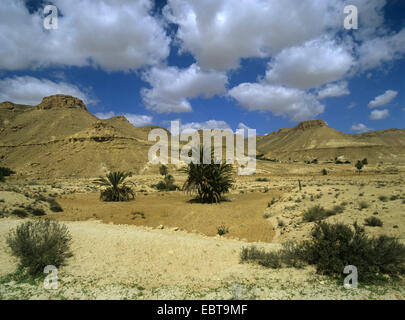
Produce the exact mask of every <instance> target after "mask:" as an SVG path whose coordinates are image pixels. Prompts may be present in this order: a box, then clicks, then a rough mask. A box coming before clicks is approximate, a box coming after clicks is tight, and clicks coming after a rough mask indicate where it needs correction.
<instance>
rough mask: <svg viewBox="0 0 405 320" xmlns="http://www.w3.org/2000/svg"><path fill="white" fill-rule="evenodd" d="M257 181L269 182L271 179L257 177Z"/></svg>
mask: <svg viewBox="0 0 405 320" xmlns="http://www.w3.org/2000/svg"><path fill="white" fill-rule="evenodd" d="M256 181H257V182H269V179H267V178H257V179H256Z"/></svg>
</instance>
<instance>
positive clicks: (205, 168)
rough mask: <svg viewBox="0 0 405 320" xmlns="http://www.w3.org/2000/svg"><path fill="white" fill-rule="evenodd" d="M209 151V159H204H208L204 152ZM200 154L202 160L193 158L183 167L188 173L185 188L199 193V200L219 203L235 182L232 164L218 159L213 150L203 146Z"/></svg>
mask: <svg viewBox="0 0 405 320" xmlns="http://www.w3.org/2000/svg"><path fill="white" fill-rule="evenodd" d="M197 152H198V150H197ZM207 153H208V161H202V160H203V159H204V160H207V159H205V158H204V154H205V155H207ZM198 154H199V156H200V158H199V159H201V161H195V160H194V159H193V160H192V161H191V163H190V164H189V165H188V166H187V167H186V168H185V169H183V172H184V173H186V174H187V179H186V181H185V182H184V185H183V190H185V191H188V192H191V193H197V200H198V201H200V202H203V203H218V202H220V201H221V200H223V198H222V196H223V195H224V194H225V193H227V192H229V190H230V189H231V187H232V185H233V183H234V179H233V178H232V175H233V169H232V165H231V164H227V163H225V162H224V161H221V162H219V161H216V160H215V159H214V152H213V150H208V149H204V148H203V147H201V148H200V150H199V153H198ZM194 162H195V163H194ZM198 162H201V163H198ZM203 162H208V163H203Z"/></svg>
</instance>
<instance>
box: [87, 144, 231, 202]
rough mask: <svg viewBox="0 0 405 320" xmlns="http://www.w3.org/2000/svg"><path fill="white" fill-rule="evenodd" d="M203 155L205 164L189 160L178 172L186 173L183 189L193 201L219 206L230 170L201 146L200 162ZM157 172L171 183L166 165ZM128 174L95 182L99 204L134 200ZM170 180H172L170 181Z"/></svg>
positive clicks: (113, 173) (115, 173)
mask: <svg viewBox="0 0 405 320" xmlns="http://www.w3.org/2000/svg"><path fill="white" fill-rule="evenodd" d="M204 152H205V154H206V153H207V152H208V154H210V158H209V161H204V162H205V163H200V161H191V163H190V164H188V166H187V167H186V168H184V169H183V170H182V171H183V172H184V173H186V174H187V179H186V181H185V183H184V185H183V190H184V191H187V192H189V193H193V194H196V199H197V200H198V201H199V202H202V203H219V202H221V201H222V200H223V195H224V194H225V193H227V192H229V190H230V189H231V188H232V185H233V183H234V179H233V168H232V165H231V164H227V163H225V162H224V161H216V160H215V158H214V153H213V151H212V150H211V152H210V150H204V148H203V147H201V148H200V150H199V154H200V159H204ZM201 162H203V161H201ZM207 162H208V163H207ZM160 173H161V174H162V175H164V176H165V183H170V182H171V183H173V182H174V179H173V177H172V176H171V175H169V174H168V171H167V167H166V166H162V167H160ZM131 175H132V174H131V173H125V172H111V173H109V174H108V175H107V176H106V177H100V178H98V179H97V180H95V181H94V182H95V183H96V184H98V185H101V186H102V187H104V189H102V190H101V193H100V199H101V200H103V201H129V200H130V199H134V198H135V193H134V191H133V189H132V188H131V186H130V184H133V183H132V182H128V181H126V179H127V178H128V177H130V176H131ZM172 179H173V181H171V180H172ZM166 180H167V181H166ZM169 180H170V181H169Z"/></svg>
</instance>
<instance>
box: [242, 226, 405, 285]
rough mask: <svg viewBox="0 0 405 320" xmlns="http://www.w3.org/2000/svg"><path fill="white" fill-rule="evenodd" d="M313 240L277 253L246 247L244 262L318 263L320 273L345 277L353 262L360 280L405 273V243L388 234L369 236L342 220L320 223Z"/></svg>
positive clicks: (267, 264) (276, 264) (269, 264)
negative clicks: (335, 222)
mask: <svg viewBox="0 0 405 320" xmlns="http://www.w3.org/2000/svg"><path fill="white" fill-rule="evenodd" d="M311 236H312V238H311V239H310V240H306V241H303V242H302V243H300V244H297V243H288V244H284V245H283V248H282V249H281V250H279V251H277V252H265V251H264V250H259V249H256V248H255V247H251V248H243V249H242V251H241V254H240V258H241V262H246V261H253V262H256V263H258V264H260V265H263V266H265V267H271V268H280V267H282V266H283V265H285V266H295V267H300V266H302V265H304V264H310V265H314V266H316V269H317V272H318V273H320V274H324V275H329V276H333V277H340V278H341V277H343V276H344V275H343V270H344V268H345V267H346V266H348V265H353V266H355V267H356V268H357V270H358V276H359V281H360V282H363V283H372V282H375V281H376V280H382V279H384V278H382V275H388V276H391V277H396V276H399V275H404V274H405V245H404V244H401V243H400V242H399V241H398V240H397V239H394V238H390V237H387V236H379V237H376V238H369V237H367V236H366V234H365V232H364V229H363V228H361V227H359V226H358V225H357V224H356V223H355V224H354V225H353V227H352V228H351V227H350V226H347V225H344V224H342V223H338V224H328V223H325V222H319V223H317V224H316V225H315V226H314V228H313V230H312V233H311Z"/></svg>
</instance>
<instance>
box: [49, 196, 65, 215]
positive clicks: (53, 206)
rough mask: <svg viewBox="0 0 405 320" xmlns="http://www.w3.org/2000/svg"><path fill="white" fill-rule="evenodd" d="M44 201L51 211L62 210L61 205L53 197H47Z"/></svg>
mask: <svg viewBox="0 0 405 320" xmlns="http://www.w3.org/2000/svg"><path fill="white" fill-rule="evenodd" d="M46 201H47V202H48V203H49V209H51V211H52V212H63V209H62V207H61V205H60V204H59V203H58V202H57V201H56V200H55V199H52V198H49V199H47V200H46Z"/></svg>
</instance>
